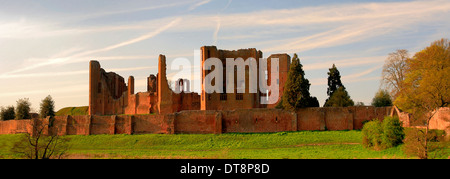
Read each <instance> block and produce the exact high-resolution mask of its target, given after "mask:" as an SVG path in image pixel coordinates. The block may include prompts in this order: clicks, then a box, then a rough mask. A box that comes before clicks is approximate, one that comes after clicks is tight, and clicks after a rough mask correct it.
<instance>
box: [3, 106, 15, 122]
mask: <svg viewBox="0 0 450 179" xmlns="http://www.w3.org/2000/svg"><path fill="white" fill-rule="evenodd" d="M15 117H16V112H15V111H14V106H8V107H6V108H3V107H2V108H1V111H0V120H1V121H6V120H12V119H14V118H15Z"/></svg>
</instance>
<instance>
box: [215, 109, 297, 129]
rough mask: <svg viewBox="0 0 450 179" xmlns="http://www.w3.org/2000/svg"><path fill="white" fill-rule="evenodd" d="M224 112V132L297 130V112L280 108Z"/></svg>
mask: <svg viewBox="0 0 450 179" xmlns="http://www.w3.org/2000/svg"><path fill="white" fill-rule="evenodd" d="M222 114H223V116H222V117H223V119H222V126H223V128H222V132H223V133H229V132H244V133H247V132H279V131H296V130H297V116H296V114H295V113H292V112H288V111H283V110H279V109H239V110H233V111H223V112H222Z"/></svg>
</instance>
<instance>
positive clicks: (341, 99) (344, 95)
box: [324, 86, 355, 107]
mask: <svg viewBox="0 0 450 179" xmlns="http://www.w3.org/2000/svg"><path fill="white" fill-rule="evenodd" d="M354 104H355V103H354V102H353V100H352V99H351V98H350V96H349V95H348V92H347V90H345V87H343V86H341V87H339V88H338V89H337V90H336V91H335V92H334V93H333V94H332V95H331V96H330V98H328V99H327V101H326V102H325V105H324V107H347V106H353V105H354Z"/></svg>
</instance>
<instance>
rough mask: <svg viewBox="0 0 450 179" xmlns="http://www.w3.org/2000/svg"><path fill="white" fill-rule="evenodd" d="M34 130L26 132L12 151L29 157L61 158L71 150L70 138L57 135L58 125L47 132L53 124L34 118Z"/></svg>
mask: <svg viewBox="0 0 450 179" xmlns="http://www.w3.org/2000/svg"><path fill="white" fill-rule="evenodd" d="M32 121H33V131H31V132H30V133H25V134H23V136H22V137H21V138H20V139H19V140H18V141H17V142H16V143H14V146H13V148H12V149H11V151H12V152H13V153H16V154H19V155H22V156H23V157H25V158H28V159H61V157H63V156H64V155H65V154H66V152H67V151H68V150H69V148H70V146H69V145H68V142H69V140H70V139H69V138H67V137H63V136H59V135H57V133H56V132H57V130H56V127H54V126H53V127H51V129H52V130H50V131H48V130H47V131H48V132H47V133H46V130H45V129H48V128H49V126H51V122H52V120H50V121H49V124H44V123H43V121H39V120H37V119H33V120H32Z"/></svg>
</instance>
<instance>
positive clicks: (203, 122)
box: [174, 110, 222, 134]
mask: <svg viewBox="0 0 450 179" xmlns="http://www.w3.org/2000/svg"><path fill="white" fill-rule="evenodd" d="M221 116H222V115H221V113H220V112H218V111H200V110H198V111H182V112H179V113H175V123H174V127H175V133H183V134H211V133H215V134H220V133H222V129H221V128H222V117H221Z"/></svg>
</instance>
